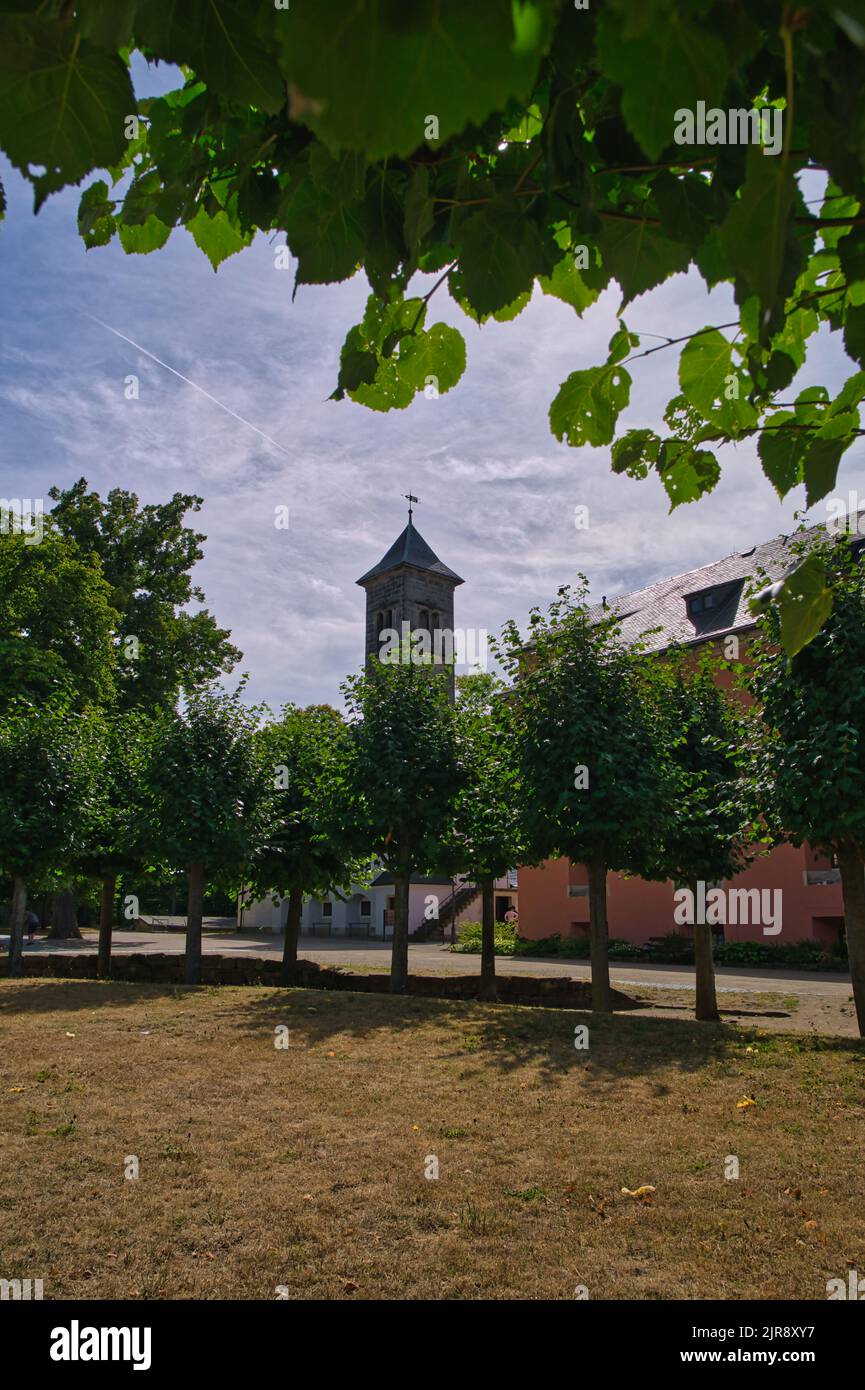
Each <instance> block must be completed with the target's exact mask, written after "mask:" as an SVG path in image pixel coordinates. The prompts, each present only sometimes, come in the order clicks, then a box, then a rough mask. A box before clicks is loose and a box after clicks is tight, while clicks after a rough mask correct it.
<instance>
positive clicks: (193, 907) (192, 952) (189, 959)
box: [185, 863, 204, 985]
mask: <svg viewBox="0 0 865 1390" xmlns="http://www.w3.org/2000/svg"><path fill="white" fill-rule="evenodd" d="M186 879H187V883H188V885H189V889H188V892H189V896H188V898H187V903H186V974H185V978H186V983H187V984H188V985H200V984H201V918H202V915H203V911H204V865H203V864H201V863H198V864H190V866H189V868H188V869H187V871H186Z"/></svg>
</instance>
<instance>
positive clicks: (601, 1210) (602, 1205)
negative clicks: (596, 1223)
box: [589, 1193, 607, 1220]
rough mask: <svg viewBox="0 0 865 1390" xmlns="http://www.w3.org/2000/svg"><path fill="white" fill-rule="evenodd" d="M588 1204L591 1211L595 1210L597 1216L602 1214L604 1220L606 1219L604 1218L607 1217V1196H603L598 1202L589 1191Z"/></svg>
mask: <svg viewBox="0 0 865 1390" xmlns="http://www.w3.org/2000/svg"><path fill="white" fill-rule="evenodd" d="M589 1206H590V1207H591V1208H592V1211H596V1212H597V1213H598V1216H602V1217H603V1218H604V1220H606V1218H607V1212H606V1206H607V1198H606V1197H603V1198H602V1199H601V1200H600V1201H599V1202H596V1201H595V1199H594V1197H593V1196H592V1194H591V1193H589Z"/></svg>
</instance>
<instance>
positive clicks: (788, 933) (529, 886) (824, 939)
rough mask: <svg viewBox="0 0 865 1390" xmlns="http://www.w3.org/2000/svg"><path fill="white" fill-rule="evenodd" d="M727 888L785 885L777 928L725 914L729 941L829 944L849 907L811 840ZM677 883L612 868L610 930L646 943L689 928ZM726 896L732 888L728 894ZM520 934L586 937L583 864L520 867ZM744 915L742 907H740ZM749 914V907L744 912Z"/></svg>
mask: <svg viewBox="0 0 865 1390" xmlns="http://www.w3.org/2000/svg"><path fill="white" fill-rule="evenodd" d="M719 886H720V887H722V888H724V889H746V890H747V889H754V888H756V889H758V890H761V891H762V890H764V889H767V890H769V891H770V892H772V893H773V894H774V893H777V892H778V891H780V899H779V898H777V897H775V898H774V899H773V901H774V902H779V903H780V906H781V913H780V926H781V930H780V932H777V931H774V930H772V931H771V932H770V933H767V932H765V930H764V927H763V925H761V923H760V922H751V921H745V922H741V921H738V922H736V923H730V922H728V923H727V924H726V925H725V926H723V928H721V927H718V928H716V930H717V931H718V932H719V933H720V932H721V931H722V930H723V937H724V940H725V941H762V942H767V943H772V942H774V943H776V944H790V943H791V942H796V941H816V942H819V944H820V945H821V946H825V947H827V948H831V947H832V946H835V945H837V943H838V941H839V940H840V937H841V933H842V931H843V926H844V910H843V904H842V900H841V887H840V883H839V882H838V871H837V869H833V868H832V866H831V864H829V863H828V861H827V860H825V859H822V858H820V857H818V856H816V855H815V854H814V852H813V851H812V850H811V849H810V848H809V847H808V846H807V845H803V846H802V847H801V848H800V849H796V848H794V846H792V845H781V846H780V847H779V848H778V849H775V850H773V851H772V852H771V854H768V855H766V857H765V858H763V859H760V860H758V861H757V862H756V863H755V864H752V865H751V867H750V868H749V869H747V870H746V871H745V873H742V874H738V875H737V876H736V878H734V879H731V880H730V881H729V882H728V883H723V884H721V885H719ZM674 893H675V885H674V884H673V883H671V882H666V883H649V882H647V881H646V880H645V879H641V878H626V877H625V876H624V875H622V874H610V875H609V876H608V878H607V912H608V918H609V934H610V937H611V938H614V939H617V940H619V941H632V942H634V943H635V944H640V945H641V944H643V943H645V942H647V941H649V940H651V938H652V937H658V936H667V935H669V933H670V932H678V933H680V934H681V935H684V936H690V935H692V930H691V928H690V927H688V926H683V925H680V924H679V923H677V922H676V918H675V912H676V900H675V898H674ZM728 896H729V895H728ZM519 911H520V935H521V936H525V937H528V938H529V939H530V940H532V941H538V940H541V939H542V938H543V937H547V936H563V937H568V936H571V937H588V932H589V896H588V876H587V873H586V869H585V866H584V865H582V864H572V863H571V862H570V860H568V859H548V860H547V861H546V862H545V863H544V864H542V865H540V866H539V867H537V868H525V867H521V868H520V909H519ZM730 915H732V914H730ZM737 915H740V914H737ZM741 915H744V914H741Z"/></svg>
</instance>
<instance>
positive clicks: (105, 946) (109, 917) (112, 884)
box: [96, 874, 117, 980]
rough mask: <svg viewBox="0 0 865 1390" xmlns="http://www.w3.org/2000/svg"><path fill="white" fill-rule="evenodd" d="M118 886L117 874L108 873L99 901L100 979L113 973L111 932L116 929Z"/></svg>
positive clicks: (98, 966) (98, 973)
mask: <svg viewBox="0 0 865 1390" xmlns="http://www.w3.org/2000/svg"><path fill="white" fill-rule="evenodd" d="M116 888H117V875H116V874H106V875H105V876H104V878H103V880H102V897H101V899H100V903H99V961H98V963H97V966H96V974H97V976H98V977H99V979H100V980H107V979H108V977H109V975H110V974H111V933H112V931H113V929H114V893H115V890H116Z"/></svg>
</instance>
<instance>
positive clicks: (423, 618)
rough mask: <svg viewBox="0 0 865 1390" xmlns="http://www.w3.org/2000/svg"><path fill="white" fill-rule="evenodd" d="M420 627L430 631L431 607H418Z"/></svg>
mask: <svg viewBox="0 0 865 1390" xmlns="http://www.w3.org/2000/svg"><path fill="white" fill-rule="evenodd" d="M418 627H419V628H421V629H422V630H423V631H424V632H428V631H429V609H428V608H419V609H418Z"/></svg>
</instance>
